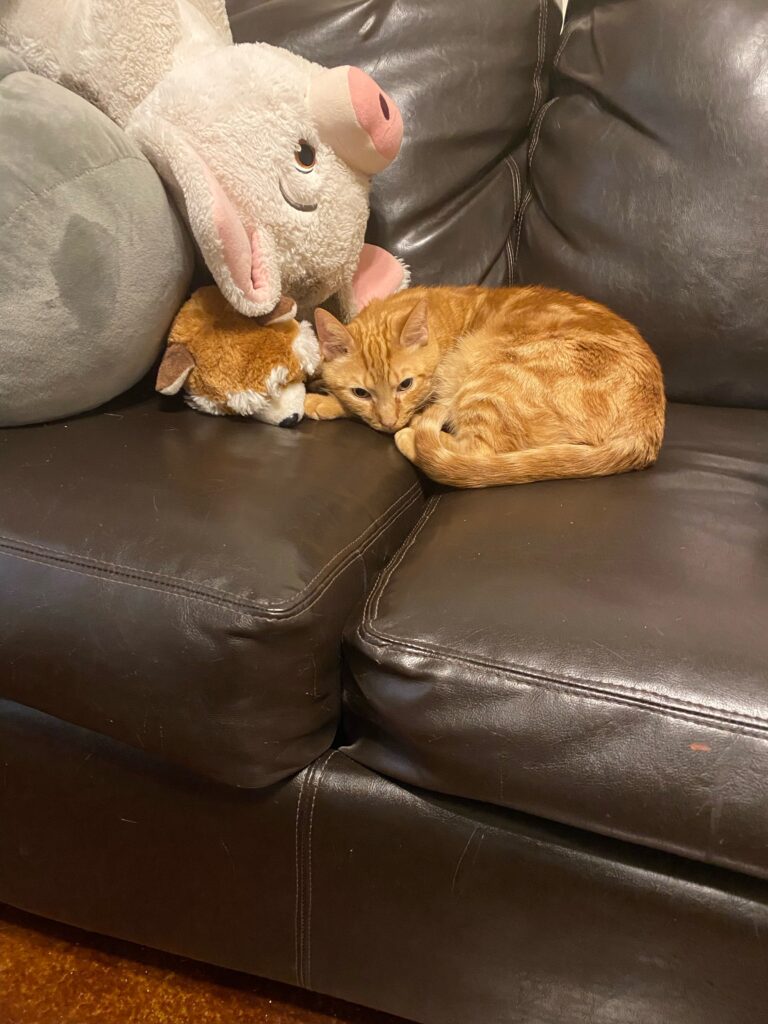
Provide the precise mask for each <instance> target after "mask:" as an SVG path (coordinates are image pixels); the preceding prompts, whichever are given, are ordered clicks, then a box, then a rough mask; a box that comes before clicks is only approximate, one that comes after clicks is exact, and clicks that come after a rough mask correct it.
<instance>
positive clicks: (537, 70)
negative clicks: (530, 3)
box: [526, 0, 547, 125]
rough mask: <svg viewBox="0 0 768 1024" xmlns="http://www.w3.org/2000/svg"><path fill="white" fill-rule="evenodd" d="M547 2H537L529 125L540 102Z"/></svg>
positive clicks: (543, 0) (544, 0) (542, 0)
mask: <svg viewBox="0 0 768 1024" xmlns="http://www.w3.org/2000/svg"><path fill="white" fill-rule="evenodd" d="M546 24H547V0H539V25H538V34H537V39H536V66H535V67H534V70H533V103H532V105H531V112H530V114H529V115H528V121H527V122H526V123H527V124H528V125H530V123H531V121H532V120H533V118H534V116H535V114H536V111H537V110H538V109H539V103H540V102H541V72H542V70H543V68H544V49H545V47H544V41H545V40H546Z"/></svg>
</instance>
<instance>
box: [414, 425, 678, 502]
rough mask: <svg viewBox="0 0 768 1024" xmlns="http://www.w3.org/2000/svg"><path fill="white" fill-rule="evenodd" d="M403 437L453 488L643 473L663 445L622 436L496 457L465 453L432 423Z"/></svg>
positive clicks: (425, 466) (430, 472) (431, 472)
mask: <svg viewBox="0 0 768 1024" xmlns="http://www.w3.org/2000/svg"><path fill="white" fill-rule="evenodd" d="M401 433H403V432H401ZM405 434H406V436H405V437H402V438H401V437H400V435H398V437H397V438H396V440H397V442H398V447H399V448H400V450H401V451H402V452H403V454H405V455H407V456H408V457H409V458H411V460H412V461H413V462H415V463H416V465H417V466H418V467H419V469H421V470H423V471H424V472H425V473H426V474H427V476H429V477H431V478H432V479H433V480H436V481H437V483H440V484H446V485H448V486H450V487H499V486H502V485H504V484H530V483H534V482H536V481H539V480H564V479H568V478H573V477H588V476H610V475H611V474H613V473H627V472H629V471H630V470H633V469H645V468H646V466H650V465H652V464H653V463H654V462H655V461H656V458H657V456H658V453H659V447H660V440H661V439H660V438H659V440H658V442H657V441H655V440H654V439H652V438H650V437H649V438H648V439H642V438H627V437H622V438H616V439H612V440H610V441H606V442H604V443H603V444H598V445H588V444H548V445H544V446H543V447H541V448H526V449H523V450H521V451H515V452H494V451H491V450H489V449H477V450H474V451H473V450H472V449H462V448H461V447H460V446H459V445H458V443H457V442H456V441H455V440H454V439H452V438H451V437H450V435H446V434H444V433H441V431H440V429H439V427H436V426H434V425H432V424H430V425H427V424H425V426H424V428H421V427H418V428H416V429H415V430H413V431H409V432H405Z"/></svg>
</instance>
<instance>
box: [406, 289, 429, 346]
mask: <svg viewBox="0 0 768 1024" xmlns="http://www.w3.org/2000/svg"><path fill="white" fill-rule="evenodd" d="M427 308H428V307H427V300H426V299H420V300H419V301H418V302H417V303H416V305H415V306H414V307H413V309H412V310H411V312H410V313H409V314H408V319H407V320H406V321H405V324H404V325H403V329H402V331H400V344H401V345H402V346H403V348H422V347H423V346H424V345H426V344H427V342H428V341H429V324H428V322H427V320H428V317H427Z"/></svg>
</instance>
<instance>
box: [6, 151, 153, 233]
mask: <svg viewBox="0 0 768 1024" xmlns="http://www.w3.org/2000/svg"><path fill="white" fill-rule="evenodd" d="M129 160H132V161H134V162H136V163H139V164H141V165H142V166H143V167H146V168H147V169H148V170H150V171H152V173H153V175H154V174H155V173H156V172H155V171H154V169H153V168H152V165H151V164H150V163H149V162H148V161H147V159H146V157H143V156H117V157H115V159H114V160H110V161H109V163H106V164H99V165H98V167H87V168H86V169H85V170H84V171H81V172H80V173H79V174H76V175H75V176H74V178H65V179H63V180H62V181H57V182H56V183H55V184H54V185H49V186H48V188H44V189H43V191H42V192H35V194H34V195H33V196H31V197H30V198H29V199H25V200H24V202H23V203H20V204H19V205H18V206H17V207H16V208H15V209H14V210H11V212H10V213H9V214H8V216H7V217H6V218H5V220H4V221H3V222H2V224H0V231H1V230H3V228H6V227H7V226H8V225H9V224H10V223H11V221H12V220H13V218H14V217H15V216H16V215H17V214H19V213H21V212H22V211H23V210H25V209H26V208H27V207H28V206H32V205H33V203H37V202H39V201H40V200H41V199H45V198H46V196H49V195H51V194H52V193H53V192H56V191H58V189H60V188H67V187H68V186H69V185H71V184H72V183H73V182H75V181H79V180H80V179H81V178H86V177H88V175H90V174H97V173H98V172H99V171H105V170H107V169H108V168H109V167H114V166H115V165H116V164H122V163H125V162H126V161H129ZM158 180H159V179H158Z"/></svg>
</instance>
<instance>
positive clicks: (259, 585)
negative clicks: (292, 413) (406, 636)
mask: <svg viewBox="0 0 768 1024" xmlns="http://www.w3.org/2000/svg"><path fill="white" fill-rule="evenodd" d="M0 464H1V465H2V483H3V486H2V491H1V492H0V537H1V539H0V579H2V586H1V587H0V697H5V698H8V699H10V700H14V701H16V702H18V703H20V704H24V705H27V706H28V707H32V708H37V709H39V710H42V711H45V712H47V713H49V714H51V715H54V716H56V717H58V718H60V719H63V720H64V721H67V722H70V723H73V724H75V725H80V726H84V727H86V728H88V729H91V730H95V731H96V732H99V733H103V734H105V735H108V736H111V737H114V738H116V739H119V740H123V741H125V742H126V743H129V744H131V745H133V746H135V747H138V748H140V749H143V750H145V751H147V752H149V753H155V754H157V755H159V756H160V757H162V758H164V759H166V760H167V761H170V762H174V763H176V764H179V765H184V766H186V767H187V768H191V769H193V770H194V771H197V772H200V773H202V774H205V775H208V776H211V777H213V778H216V779H219V780H221V781H224V782H228V783H231V784H235V785H240V786H248V787H256V786H264V785H267V784H269V783H272V782H274V781H276V780H277V779H280V778H283V777H285V776H287V775H290V774H291V773H292V772H295V771H297V770H299V769H301V768H303V767H304V766H305V765H307V764H308V763H309V762H310V761H312V760H313V759H314V758H315V757H316V756H318V755H319V754H320V753H322V752H323V751H324V750H325V749H327V747H328V746H329V744H330V743H331V741H332V739H333V736H334V733H335V731H336V729H337V726H338V720H339V690H340V683H339V662H340V647H341V633H342V628H343V624H344V622H345V620H346V619H347V618H348V616H349V614H350V612H351V610H352V608H353V607H354V606H355V605H356V604H357V603H359V602H360V601H361V600H362V598H363V596H364V594H365V592H366V590H367V587H368V585H369V582H370V580H371V578H372V577H373V575H374V574H375V573H376V572H377V571H378V570H379V569H380V568H381V566H382V565H383V564H384V563H385V562H386V560H387V559H388V557H389V556H390V555H391V554H392V553H393V552H394V551H395V550H396V549H397V547H398V545H399V544H400V543H401V541H402V539H403V537H404V536H405V534H406V533H407V532H408V530H409V529H410V526H411V525H412V524H413V522H414V520H415V519H416V518H417V516H418V511H419V509H420V507H421V505H422V503H423V497H422V491H421V487H420V485H419V483H418V481H417V478H416V475H415V473H414V472H413V470H412V469H411V467H410V465H409V464H408V463H407V462H406V461H405V459H403V458H402V457H401V456H400V455H399V453H398V452H397V450H396V449H395V447H394V445H393V443H392V440H391V439H390V438H385V437H383V436H382V435H378V434H376V433H375V432H374V431H372V430H369V429H368V428H366V427H363V426H362V425H355V424H352V423H323V424H310V423H304V424H301V425H300V426H299V427H297V428H294V429H293V430H281V429H279V428H277V427H267V426H263V425H261V424H254V423H253V422H249V421H239V420H236V419H231V418H227V419H219V418H214V417H209V416H203V415H199V414H196V413H193V412H191V411H190V410H188V409H184V408H183V407H180V406H176V405H173V406H170V405H169V406H167V407H166V406H165V405H162V404H161V400H160V399H158V398H157V397H156V396H153V397H149V398H144V399H140V400H138V399H136V398H135V397H127V398H125V399H122V400H119V401H117V402H115V403H113V404H112V405H111V406H108V407H106V408H105V410H104V411H103V412H100V413H99V414H95V415H89V416H84V417H81V418H78V419H73V420H70V421H68V422H61V423H57V424H49V425H46V426H37V427H25V428H23V429H19V430H14V431H5V432H3V433H2V434H0Z"/></svg>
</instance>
